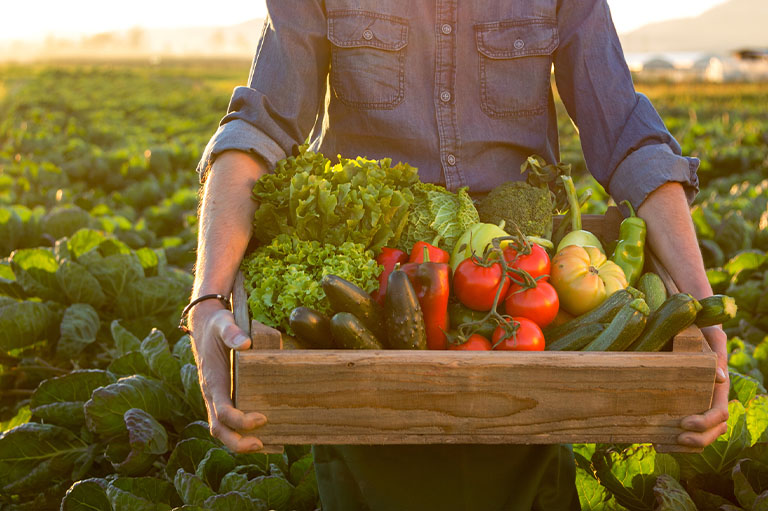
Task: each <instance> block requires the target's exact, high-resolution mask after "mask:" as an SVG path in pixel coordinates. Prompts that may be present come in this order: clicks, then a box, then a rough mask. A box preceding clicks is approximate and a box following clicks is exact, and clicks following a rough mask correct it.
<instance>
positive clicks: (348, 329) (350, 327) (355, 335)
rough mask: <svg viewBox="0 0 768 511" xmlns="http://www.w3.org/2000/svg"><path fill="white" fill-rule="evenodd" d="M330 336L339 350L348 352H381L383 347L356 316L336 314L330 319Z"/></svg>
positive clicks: (347, 313) (346, 313)
mask: <svg viewBox="0 0 768 511" xmlns="http://www.w3.org/2000/svg"><path fill="white" fill-rule="evenodd" d="M331 334H332V335H333V339H334V341H335V342H336V345H337V346H339V347H340V348H344V349H348V350H381V349H384V347H383V346H382V345H381V343H380V342H379V340H378V339H377V338H376V336H375V335H373V332H371V331H370V330H368V329H367V328H366V327H365V325H363V322H362V321H360V319H359V318H357V316H355V315H354V314H350V313H349V312H337V313H336V314H334V315H333V317H332V318H331Z"/></svg>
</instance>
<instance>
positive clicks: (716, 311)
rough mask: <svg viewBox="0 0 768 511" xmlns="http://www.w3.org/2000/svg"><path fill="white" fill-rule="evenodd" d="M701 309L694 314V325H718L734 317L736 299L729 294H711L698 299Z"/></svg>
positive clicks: (702, 326) (736, 308)
mask: <svg viewBox="0 0 768 511" xmlns="http://www.w3.org/2000/svg"><path fill="white" fill-rule="evenodd" d="M699 303H700V304H701V310H700V311H699V313H698V314H696V326H698V327H701V328H704V327H705V326H712V325H720V324H722V323H725V322H726V321H728V320H729V319H733V318H735V317H736V311H737V310H738V307H737V306H736V300H734V299H733V297H731V296H726V295H712V296H708V297H707V298H704V299H702V300H699Z"/></svg>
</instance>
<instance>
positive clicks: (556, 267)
mask: <svg viewBox="0 0 768 511" xmlns="http://www.w3.org/2000/svg"><path fill="white" fill-rule="evenodd" d="M549 280H550V282H551V283H552V285H553V286H555V289H556V290H557V296H558V297H559V298H560V306H561V307H562V308H563V309H565V310H566V311H567V312H570V313H571V314H573V315H574V316H578V315H580V314H584V313H585V312H589V311H591V310H592V309H594V308H595V307H597V306H598V305H600V304H601V303H603V300H605V299H606V298H607V297H609V296H610V295H612V294H613V293H615V292H616V291H618V290H619V289H624V288H625V287H627V278H626V276H625V275H624V270H622V269H621V267H620V266H619V265H617V264H616V263H614V262H613V261H609V260H608V259H607V258H606V257H605V254H603V253H602V252H601V251H600V249H598V248H597V247H579V246H577V245H569V246H567V247H565V248H563V249H562V250H561V251H559V252H558V253H557V254H556V255H555V257H554V258H553V259H552V275H551V276H550V278H549Z"/></svg>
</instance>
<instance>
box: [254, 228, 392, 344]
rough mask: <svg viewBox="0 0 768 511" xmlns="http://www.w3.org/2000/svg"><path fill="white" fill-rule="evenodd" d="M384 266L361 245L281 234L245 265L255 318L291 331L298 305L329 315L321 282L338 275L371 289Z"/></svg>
mask: <svg viewBox="0 0 768 511" xmlns="http://www.w3.org/2000/svg"><path fill="white" fill-rule="evenodd" d="M380 268H381V267H380V266H379V265H378V264H376V261H375V260H374V259H373V253H372V252H371V251H370V250H365V247H364V246H363V245H359V244H355V243H352V242H346V243H343V244H341V245H340V246H336V245H330V244H326V245H323V244H321V243H319V242H317V241H302V240H299V239H297V238H295V237H292V236H289V235H287V234H281V235H279V236H278V237H277V238H275V239H274V240H272V242H271V243H269V244H268V245H263V246H260V247H258V248H257V249H256V250H254V251H253V252H252V253H250V254H248V255H247V256H246V257H245V259H243V263H242V265H241V269H242V271H243V275H244V277H245V291H246V294H247V295H248V306H249V308H250V310H251V316H252V317H253V319H255V320H257V321H259V322H261V323H263V324H265V325H267V326H271V327H273V328H278V329H280V330H282V331H284V332H286V333H288V334H289V335H293V333H294V332H293V329H292V328H291V326H290V323H289V320H288V318H289V316H290V314H291V312H292V311H293V309H295V308H296V307H299V306H305V307H310V308H312V309H315V310H317V311H318V312H320V313H322V314H325V315H328V316H330V315H331V307H330V304H329V303H328V300H327V299H326V297H325V293H324V292H323V289H322V286H321V285H320V281H321V279H322V278H323V276H324V275H327V274H334V275H337V276H339V277H342V278H344V279H346V280H348V281H350V282H351V283H353V284H355V285H356V286H358V287H360V288H362V289H364V290H366V291H370V290H373V289H376V286H377V285H378V284H377V277H378V273H379V271H380Z"/></svg>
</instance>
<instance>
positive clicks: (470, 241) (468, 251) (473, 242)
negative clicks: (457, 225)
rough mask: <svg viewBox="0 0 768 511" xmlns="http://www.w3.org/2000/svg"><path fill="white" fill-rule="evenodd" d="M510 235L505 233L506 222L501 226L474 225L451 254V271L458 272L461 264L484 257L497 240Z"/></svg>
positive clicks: (464, 234)
mask: <svg viewBox="0 0 768 511" xmlns="http://www.w3.org/2000/svg"><path fill="white" fill-rule="evenodd" d="M507 237H509V234H507V233H506V231H504V222H501V223H500V224H499V225H495V224H485V223H479V224H474V225H472V226H471V227H470V228H469V229H467V230H466V231H464V233H463V234H462V235H461V238H459V240H458V241H457V242H456V245H455V246H454V247H453V253H452V254H451V269H453V271H454V272H455V271H456V268H458V266H459V264H461V262H462V261H464V260H465V259H469V258H471V257H472V256H473V255H474V256H477V257H483V255H484V254H485V253H486V252H487V251H488V250H489V249H490V248H491V246H492V242H493V240H494V239H495V238H507Z"/></svg>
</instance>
